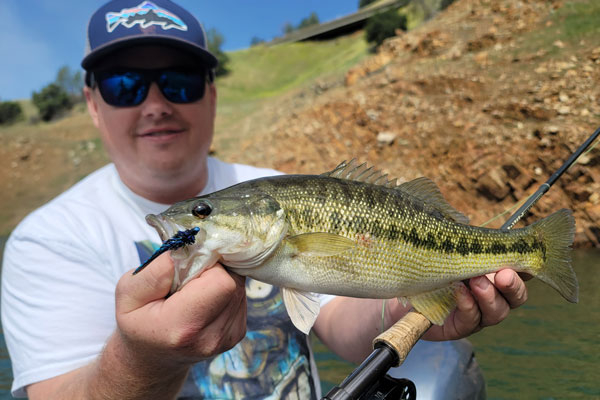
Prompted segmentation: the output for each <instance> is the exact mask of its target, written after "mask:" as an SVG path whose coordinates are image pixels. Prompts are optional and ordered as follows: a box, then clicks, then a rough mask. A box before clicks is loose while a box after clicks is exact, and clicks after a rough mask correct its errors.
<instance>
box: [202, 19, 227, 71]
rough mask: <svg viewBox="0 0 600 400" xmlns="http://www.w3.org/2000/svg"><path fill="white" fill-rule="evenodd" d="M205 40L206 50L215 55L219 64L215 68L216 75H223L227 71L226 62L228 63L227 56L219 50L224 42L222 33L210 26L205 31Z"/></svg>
mask: <svg viewBox="0 0 600 400" xmlns="http://www.w3.org/2000/svg"><path fill="white" fill-rule="evenodd" d="M206 41H207V46H208V50H209V51H210V52H211V53H212V54H214V56H215V57H217V60H218V61H219V65H218V66H217V69H216V70H215V74H216V76H223V75H226V74H227V73H228V72H229V69H227V63H229V56H227V54H225V53H224V52H223V50H221V46H222V45H223V43H224V42H225V38H224V37H223V35H221V34H220V33H219V31H217V30H216V29H215V28H211V29H209V30H208V31H207V32H206Z"/></svg>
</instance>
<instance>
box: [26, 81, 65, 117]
mask: <svg viewBox="0 0 600 400" xmlns="http://www.w3.org/2000/svg"><path fill="white" fill-rule="evenodd" d="M32 100H33V104H34V105H35V106H36V107H37V109H38V111H39V113H40V118H41V119H42V120H44V121H50V120H51V119H52V118H54V117H56V116H57V115H58V114H60V113H61V112H63V111H66V110H69V109H70V108H71V106H72V105H73V103H72V102H71V99H70V98H69V95H68V94H67V92H65V90H64V89H63V88H61V87H60V86H59V85H57V84H56V83H51V84H49V85H48V86H46V87H45V88H43V89H42V90H41V91H40V92H39V93H37V92H33V97H32Z"/></svg>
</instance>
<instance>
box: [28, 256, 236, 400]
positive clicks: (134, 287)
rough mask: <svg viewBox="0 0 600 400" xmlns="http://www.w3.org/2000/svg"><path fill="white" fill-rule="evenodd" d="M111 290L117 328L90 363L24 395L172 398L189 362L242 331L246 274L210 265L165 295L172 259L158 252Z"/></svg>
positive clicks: (218, 349)
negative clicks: (169, 294)
mask: <svg viewBox="0 0 600 400" xmlns="http://www.w3.org/2000/svg"><path fill="white" fill-rule="evenodd" d="M132 271H133V270H131V271H129V272H127V273H126V274H125V275H123V277H122V278H121V279H120V280H119V283H118V284H117V289H116V298H115V300H116V318H117V329H116V331H115V332H114V333H113V334H112V336H111V337H110V338H109V339H108V341H107V343H106V346H105V347H104V350H103V351H102V353H101V354H100V356H98V358H97V359H96V360H95V361H93V362H91V363H90V364H88V365H86V366H84V367H81V368H79V369H76V370H74V371H71V372H69V373H66V374H63V375H59V376H56V377H54V378H50V379H46V380H44V381H40V382H37V383H34V384H32V385H30V386H28V387H27V394H28V396H29V398H30V399H32V400H37V399H52V400H56V399H61V400H62V399H90V400H93V399H103V400H107V399H119V400H127V399H130V400H137V399H149V398H152V399H156V400H159V399H173V398H175V396H176V395H177V393H178V392H179V390H180V388H181V385H182V384H183V382H184V381H185V378H186V376H187V373H188V370H189V367H190V366H191V365H192V364H193V363H194V362H196V361H198V360H202V359H205V358H207V357H211V356H214V355H216V354H219V353H222V352H224V351H226V350H228V349H230V348H231V347H233V346H235V344H236V343H237V342H239V341H240V340H241V339H242V338H243V337H244V334H245V332H246V291H245V285H244V282H245V279H244V278H243V277H241V276H238V275H235V274H229V273H228V272H227V271H225V270H224V269H223V267H222V266H220V265H216V266H214V267H213V268H210V269H209V270H206V271H204V272H203V273H202V274H201V275H200V276H199V277H197V278H195V279H193V280H191V281H190V282H188V284H186V285H185V286H184V287H183V288H182V289H181V290H180V291H179V292H177V293H174V294H173V295H172V296H170V297H168V298H166V296H167V294H168V292H169V289H170V288H171V281H172V280H173V273H174V268H173V262H172V261H171V257H169V256H168V255H167V254H163V255H161V256H160V257H158V258H157V259H156V260H154V261H153V262H152V263H151V264H150V265H149V266H148V267H147V268H146V269H144V270H143V271H142V272H140V273H139V274H137V275H135V276H133V275H131V272H132Z"/></svg>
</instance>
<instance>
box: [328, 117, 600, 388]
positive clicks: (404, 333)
mask: <svg viewBox="0 0 600 400" xmlns="http://www.w3.org/2000/svg"><path fill="white" fill-rule="evenodd" d="M598 135H600V127H599V128H597V129H596V131H594V133H593V134H592V135H591V136H590V137H589V138H588V139H587V140H586V141H585V142H584V143H583V144H582V145H581V146H579V148H578V149H577V150H575V152H574V153H573V154H571V156H570V157H569V158H568V159H567V161H565V163H564V164H563V165H562V166H561V167H560V168H559V169H558V170H556V172H554V173H553V174H552V175H551V176H550V178H549V179H548V180H547V181H546V182H545V183H543V184H542V185H541V186H540V187H539V188H538V189H537V190H536V191H535V192H534V193H533V194H532V195H531V196H529V198H528V199H527V201H526V202H525V203H524V204H523V205H522V206H521V207H520V208H519V209H518V210H517V211H516V212H515V213H514V214H513V215H512V216H511V217H510V218H509V219H508V220H507V221H506V222H505V223H504V224H503V225H502V226H501V228H500V229H510V228H512V227H513V226H514V225H515V224H516V223H517V222H518V221H519V220H520V219H521V218H522V217H523V216H524V215H525V214H526V213H527V212H528V211H529V210H530V209H531V207H533V205H534V204H535V203H537V201H538V200H539V199H540V198H541V197H542V196H543V195H544V194H545V193H546V192H547V191H548V190H549V189H550V187H552V185H554V183H556V181H557V180H558V179H559V178H560V177H561V176H562V175H563V174H564V173H565V172H566V171H567V170H568V169H569V168H570V167H571V165H573V164H574V163H575V161H576V160H577V159H578V158H579V156H581V154H583V152H584V151H585V150H586V149H587V148H588V147H589V146H590V145H591V144H592V143H593V142H594V140H596V138H597V137H598ZM430 327H431V322H430V321H429V320H428V319H427V318H425V316H423V314H421V313H418V312H416V311H413V310H411V311H409V312H408V313H407V314H406V315H405V316H404V317H402V319H400V320H399V321H398V322H396V323H395V324H394V325H393V326H392V327H391V328H389V329H388V330H386V331H385V332H383V333H382V334H381V335H379V336H377V337H376V338H375V339H374V340H373V348H374V350H373V352H372V353H371V354H370V355H369V357H367V358H366V359H365V360H364V361H363V362H362V363H361V364H360V365H359V366H358V368H356V369H355V370H354V371H353V372H352V373H351V374H350V375H348V377H346V379H344V381H343V382H342V383H341V384H340V385H339V386H335V387H334V388H333V389H331V390H330V391H329V392H328V393H327V394H326V395H325V397H323V398H322V400H371V399H373V400H375V399H378V400H384V399H406V400H408V399H410V400H414V399H415V398H416V395H417V392H416V387H415V385H414V383H413V382H411V381H409V380H407V379H394V378H391V377H390V376H389V375H386V374H387V372H388V371H389V369H390V368H392V367H398V366H400V365H402V363H403V362H404V360H405V359H406V357H407V356H408V353H409V352H410V350H411V349H412V348H413V347H414V345H415V344H416V343H417V341H418V340H419V339H420V338H421V336H423V334H424V333H425V332H427V330H428V329H429V328H430Z"/></svg>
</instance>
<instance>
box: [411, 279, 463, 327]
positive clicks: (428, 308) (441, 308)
mask: <svg viewBox="0 0 600 400" xmlns="http://www.w3.org/2000/svg"><path fill="white" fill-rule="evenodd" d="M460 285H461V284H460V283H453V284H452V285H450V286H447V287H443V288H441V289H436V290H433V291H431V292H425V293H420V294H417V295H414V296H408V301H409V302H410V304H412V306H413V307H414V308H415V310H417V311H418V312H420V313H421V314H423V315H424V316H425V317H426V318H427V319H428V320H430V321H431V322H432V323H434V324H436V325H443V324H444V320H445V319H446V317H447V316H448V315H449V314H450V313H451V312H452V310H454V308H455V307H456V290H457V289H458V287H459V286H460ZM399 300H401V301H403V299H399Z"/></svg>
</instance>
